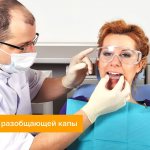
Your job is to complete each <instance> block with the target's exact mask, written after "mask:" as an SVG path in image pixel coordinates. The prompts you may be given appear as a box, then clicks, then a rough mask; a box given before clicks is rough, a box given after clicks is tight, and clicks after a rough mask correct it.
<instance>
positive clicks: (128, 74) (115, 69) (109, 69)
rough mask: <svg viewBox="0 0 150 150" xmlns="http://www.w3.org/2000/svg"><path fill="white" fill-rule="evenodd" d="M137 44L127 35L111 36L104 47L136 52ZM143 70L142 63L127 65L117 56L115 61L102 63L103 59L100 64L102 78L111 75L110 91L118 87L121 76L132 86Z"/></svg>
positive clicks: (105, 41)
mask: <svg viewBox="0 0 150 150" xmlns="http://www.w3.org/2000/svg"><path fill="white" fill-rule="evenodd" d="M135 44H136V43H135V41H134V40H133V39H132V38H130V37H129V36H127V35H119V34H109V35H107V36H106V38H105V39H104V42H103V47H107V46H117V47H127V48H129V49H131V50H135V49H136V48H135ZM115 53H116V52H115ZM117 53H119V52H117ZM117 55H119V54H117ZM141 68H142V65H141V63H138V64H130V65H129V64H125V63H123V62H121V60H120V59H119V58H118V57H117V56H115V57H113V59H112V60H111V61H110V62H108V63H106V62H104V61H102V60H101V59H99V62H98V69H99V73H100V76H101V77H104V76H105V75H106V74H108V75H109V78H110V79H109V82H108V85H107V86H108V88H109V89H112V88H113V87H114V86H115V85H116V83H117V82H118V80H119V78H120V76H121V75H123V76H124V78H125V80H127V81H128V82H129V84H130V85H131V84H132V81H133V79H134V77H135V75H136V73H138V72H139V71H140V70H141Z"/></svg>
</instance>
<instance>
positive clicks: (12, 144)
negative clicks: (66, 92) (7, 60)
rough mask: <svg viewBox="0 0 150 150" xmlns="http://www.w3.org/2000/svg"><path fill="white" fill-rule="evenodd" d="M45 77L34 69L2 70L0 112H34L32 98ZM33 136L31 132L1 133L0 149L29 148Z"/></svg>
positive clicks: (22, 149)
mask: <svg viewBox="0 0 150 150" xmlns="http://www.w3.org/2000/svg"><path fill="white" fill-rule="evenodd" d="M45 78H46V76H45V75H43V74H42V72H40V71H35V70H33V69H29V70H28V71H26V72H23V71H22V72H19V73H13V74H8V73H6V72H3V71H2V70H0V114H8V115H9V114H32V110H31V100H32V99H33V98H34V97H35V96H36V94H37V93H38V91H39V89H40V88H41V86H42V83H43V81H44V79H45ZM33 138H34V137H33V136H32V135H31V134H30V133H19V132H18V133H0V149H1V150H28V149H29V148H30V146H31V143H32V141H33Z"/></svg>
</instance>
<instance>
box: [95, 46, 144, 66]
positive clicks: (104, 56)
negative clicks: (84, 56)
mask: <svg viewBox="0 0 150 150" xmlns="http://www.w3.org/2000/svg"><path fill="white" fill-rule="evenodd" d="M98 50H99V59H100V60H101V61H102V62H104V63H109V62H111V61H112V60H113V59H114V57H115V56H117V57H118V59H119V60H120V62H121V63H124V64H128V65H133V64H138V63H139V62H140V60H141V58H142V53H141V52H140V51H138V50H131V49H129V48H125V47H118V46H107V47H99V48H98Z"/></svg>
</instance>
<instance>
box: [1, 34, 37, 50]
mask: <svg viewBox="0 0 150 150" xmlns="http://www.w3.org/2000/svg"><path fill="white" fill-rule="evenodd" d="M38 37H39V33H36V37H35V38H34V40H33V41H31V42H29V43H27V44H24V45H23V46H16V45H13V44H9V43H5V42H2V41H0V44H4V45H7V46H10V47H13V48H16V49H19V50H22V51H23V50H25V48H24V47H27V46H29V45H31V44H33V45H35V44H36V43H37V40H38Z"/></svg>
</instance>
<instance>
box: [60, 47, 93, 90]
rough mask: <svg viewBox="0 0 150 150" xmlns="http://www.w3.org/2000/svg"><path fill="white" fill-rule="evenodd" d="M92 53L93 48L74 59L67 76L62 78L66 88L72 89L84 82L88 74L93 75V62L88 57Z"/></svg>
mask: <svg viewBox="0 0 150 150" xmlns="http://www.w3.org/2000/svg"><path fill="white" fill-rule="evenodd" d="M92 51H94V49H93V48H89V49H86V50H84V51H82V52H80V53H79V54H77V55H76V56H74V57H73V58H72V60H71V62H70V65H69V68H68V71H67V74H66V76H64V77H63V78H62V84H63V86H64V87H66V88H69V89H72V88H74V87H76V86H78V85H79V84H81V83H82V82H83V80H84V78H85V76H86V74H87V73H88V74H91V73H92V70H93V67H92V62H91V61H90V59H89V58H88V57H87V55H88V54H90V53H91V52H92Z"/></svg>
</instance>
